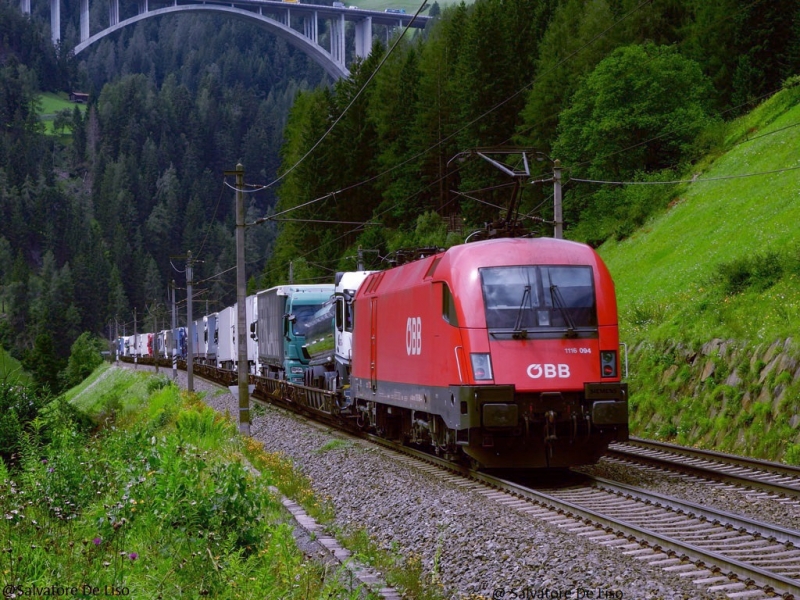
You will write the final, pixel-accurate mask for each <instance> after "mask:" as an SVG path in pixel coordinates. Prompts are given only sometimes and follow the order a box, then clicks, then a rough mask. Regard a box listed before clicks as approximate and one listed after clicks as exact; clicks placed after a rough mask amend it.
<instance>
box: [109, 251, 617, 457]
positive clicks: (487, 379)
mask: <svg viewBox="0 0 800 600" xmlns="http://www.w3.org/2000/svg"><path fill="white" fill-rule="evenodd" d="M251 298H253V297H251ZM250 301H251V300H250V299H248V302H250ZM253 302H255V303H256V304H257V308H256V309H253V310H252V311H251V312H250V313H249V315H255V317H254V320H253V321H252V322H249V328H250V331H249V332H246V333H247V334H249V335H250V337H251V338H253V339H254V341H256V342H257V347H258V351H257V352H256V351H255V350H253V354H250V352H249V353H248V360H249V363H250V364H249V369H250V372H251V382H252V383H253V384H254V385H255V390H256V391H255V394H256V395H258V394H261V395H262V396H263V397H267V396H270V397H275V396H276V395H280V396H282V397H283V398H285V399H288V400H289V401H290V402H292V403H294V404H296V405H297V406H299V407H302V408H303V409H305V410H309V411H312V412H322V413H326V414H327V415H329V416H335V417H336V418H338V419H340V420H342V421H346V422H348V423H350V424H355V425H357V426H358V427H360V428H362V429H364V430H369V431H372V432H375V433H377V434H379V435H381V436H384V437H386V438H390V439H394V440H398V441H401V442H404V443H408V444H418V445H424V446H427V447H429V448H430V449H431V450H433V451H435V452H436V453H437V454H439V455H442V456H445V457H447V458H449V459H452V460H455V461H460V462H465V463H468V464H470V465H471V466H473V467H476V468H484V469H499V468H503V469H505V468H512V469H532V468H543V467H549V468H565V467H571V466H576V465H583V464H591V463H593V462H596V461H597V460H598V459H599V457H600V456H602V455H603V453H604V452H605V451H606V449H607V447H608V444H609V443H610V442H612V441H624V440H626V439H627V438H628V394H627V385H626V384H625V383H623V382H622V381H621V373H620V351H619V350H620V344H619V334H618V327H617V305H616V297H615V292H614V284H613V281H612V279H611V276H610V274H609V272H608V269H607V268H606V266H605V265H604V264H603V262H602V260H601V259H600V257H599V256H598V255H597V253H596V252H595V251H594V250H592V249H591V248H590V247H588V246H586V245H583V244H578V243H575V242H570V241H565V240H557V239H550V238H536V239H532V238H510V239H492V240H486V241H480V242H473V243H470V244H463V245H459V246H454V247H452V248H450V249H448V250H438V251H432V252H429V253H428V254H423V255H422V256H421V257H419V258H418V259H417V260H413V261H411V262H408V263H405V264H403V265H400V266H396V267H393V268H389V269H386V270H382V271H375V272H370V271H360V272H352V273H339V274H337V275H336V278H335V281H334V283H333V284H332V285H328V286H291V285H287V286H280V287H278V288H272V289H270V290H265V291H263V292H259V293H258V294H257V295H256V296H255V297H254V300H253ZM220 314H222V313H220ZM215 315H216V313H215ZM250 318H251V316H248V320H249V319H250ZM220 321H222V319H221V318H220V319H216V318H215V319H214V322H215V323H219V322H220ZM208 322H209V321H206V323H208ZM225 322H226V323H232V325H231V326H232V327H234V329H235V319H233V320H226V321H225ZM226 327H227V326H226ZM196 329H197V330H198V331H202V321H198V322H197V326H196ZM162 333H163V332H162ZM148 335H151V334H142V336H144V337H145V338H146V339H147V337H146V336H148ZM233 335H234V336H235V335H236V332H235V331H234V332H233ZM142 336H140V337H142ZM217 336H218V332H214V333H213V334H210V333H209V332H208V330H206V334H205V335H204V336H198V345H199V346H200V349H199V350H197V356H198V358H199V359H200V364H201V365H205V366H206V367H207V368H208V367H211V368H214V369H222V368H223V367H226V366H227V367H230V366H231V364H230V362H228V363H227V364H225V361H219V359H220V358H221V357H220V355H219V354H216V355H215V358H211V357H212V353H210V352H209V351H208V344H209V341H208V340H209V339H216V338H217ZM203 340H205V347H204V342H203ZM124 345H125V342H124V341H123V342H121V347H124ZM128 346H130V347H137V346H136V345H135V343H133V342H131V343H129V344H128ZM151 346H152V344H150V346H148V345H147V344H141V343H139V345H138V347H137V348H138V351H140V352H148V351H152V350H148V348H151ZM157 347H158V345H157ZM204 348H205V353H204V351H203V350H204ZM229 360H230V359H229ZM229 380H231V381H233V380H234V378H233V377H229Z"/></svg>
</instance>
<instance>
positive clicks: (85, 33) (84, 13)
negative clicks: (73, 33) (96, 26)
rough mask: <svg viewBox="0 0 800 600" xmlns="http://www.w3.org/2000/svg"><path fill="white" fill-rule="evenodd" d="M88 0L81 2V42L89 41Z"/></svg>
mask: <svg viewBox="0 0 800 600" xmlns="http://www.w3.org/2000/svg"><path fill="white" fill-rule="evenodd" d="M90 31H91V29H90V27H89V0H81V42H85V41H86V40H88V39H89V35H90Z"/></svg>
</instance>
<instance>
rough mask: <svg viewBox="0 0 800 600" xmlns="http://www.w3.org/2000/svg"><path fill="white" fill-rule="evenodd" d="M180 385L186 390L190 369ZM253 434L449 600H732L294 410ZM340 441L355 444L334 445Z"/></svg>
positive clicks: (223, 398) (228, 401) (258, 424)
mask: <svg viewBox="0 0 800 600" xmlns="http://www.w3.org/2000/svg"><path fill="white" fill-rule="evenodd" d="M125 366H126V367H127V366H128V365H125ZM139 369H140V370H141V369H143V367H141V366H140V367H139ZM162 372H163V369H162ZM167 374H168V375H171V371H168V372H167ZM178 382H179V384H180V385H181V386H183V387H185V385H186V374H185V373H183V372H180V373H179V376H178ZM194 382H195V391H198V392H205V396H204V400H205V402H206V403H207V404H209V405H210V406H212V407H213V408H215V409H216V410H218V411H222V412H224V411H228V412H229V413H230V414H231V415H236V414H238V407H237V403H236V400H235V399H234V397H233V396H232V395H231V394H230V393H228V392H227V391H224V390H222V389H221V388H219V387H218V386H215V385H213V384H211V383H208V382H206V381H204V380H202V379H199V378H197V377H195V379H194ZM259 412H260V411H259ZM251 434H252V436H253V438H255V439H256V440H258V441H260V442H262V443H263V444H264V447H265V449H266V450H267V451H272V452H280V453H283V454H285V455H286V456H287V457H289V458H291V459H292V461H293V462H294V464H295V465H296V467H297V468H298V469H300V470H301V471H302V472H303V473H304V474H305V475H306V476H308V477H309V478H310V479H311V481H312V485H313V487H314V490H315V492H316V494H317V496H318V497H319V498H320V499H322V500H324V501H327V502H329V503H330V504H331V506H332V507H333V508H334V512H335V515H336V517H335V525H336V527H339V528H341V529H343V530H351V529H356V528H364V529H366V530H367V531H368V532H369V534H370V536H372V538H373V539H374V540H376V541H377V542H378V543H379V544H380V545H381V546H382V547H384V548H386V549H387V550H390V549H393V550H394V551H398V552H400V553H402V554H403V555H405V556H410V555H411V554H412V553H413V554H416V555H418V556H419V557H420V559H421V561H422V564H423V565H424V567H425V570H426V571H427V572H428V573H431V574H432V575H433V577H434V578H435V581H436V582H438V584H439V585H441V587H442V591H443V595H444V596H445V597H447V598H454V599H456V598H475V599H477V598H481V597H484V598H493V599H497V598H572V599H576V598H594V599H597V598H625V599H637V600H638V599H687V600H688V599H696V598H723V597H725V596H723V595H721V594H717V595H715V594H712V593H708V592H706V591H705V590H704V589H703V588H698V587H697V586H695V585H694V584H692V582H691V581H689V580H687V579H684V578H681V577H680V576H679V575H678V574H677V573H674V572H666V571H664V570H663V569H661V568H660V567H656V566H652V565H648V564H647V563H645V562H643V561H640V560H637V559H635V558H633V557H632V556H626V555H625V554H624V551H623V550H620V549H614V548H610V547H606V546H603V545H601V544H599V543H595V542H591V541H589V540H586V539H584V538H583V537H580V536H579V535H578V534H575V533H569V532H567V531H564V530H562V529H559V528H558V527H557V526H556V525H553V524H550V523H547V522H545V521H543V520H541V519H538V518H536V517H533V516H531V515H526V514H524V513H522V512H519V511H518V510H516V509H514V508H510V507H507V506H501V505H498V504H497V503H495V502H492V501H491V500H489V499H487V498H486V497H485V496H483V495H481V494H479V493H477V492H476V491H474V490H471V489H469V488H468V487H464V486H460V485H458V484H457V483H455V482H447V481H443V480H442V479H440V478H438V477H436V476H435V475H432V474H430V473H425V472H422V471H419V470H417V469H416V468H414V467H413V466H409V465H408V464H406V463H405V461H403V460H400V459H398V458H397V456H396V455H393V454H392V453H387V452H386V451H385V450H383V449H381V448H378V447H376V446H373V445H371V444H369V443H367V442H363V441H361V440H356V439H353V438H350V437H348V436H345V435H344V434H341V433H339V432H335V431H331V430H329V429H327V428H325V427H322V426H318V425H316V426H315V425H310V424H308V423H306V422H304V421H303V420H301V419H299V418H297V417H295V416H293V415H290V414H288V413H286V412H284V411H281V410H278V409H273V408H269V407H268V408H267V409H266V410H265V411H264V414H261V415H258V416H254V418H253V422H252V426H251ZM332 439H343V440H345V441H344V442H343V443H338V444H334V445H332V446H328V448H329V449H326V444H328V443H329V442H330V441H331V440H332ZM651 477H652V475H651ZM665 493H666V492H665Z"/></svg>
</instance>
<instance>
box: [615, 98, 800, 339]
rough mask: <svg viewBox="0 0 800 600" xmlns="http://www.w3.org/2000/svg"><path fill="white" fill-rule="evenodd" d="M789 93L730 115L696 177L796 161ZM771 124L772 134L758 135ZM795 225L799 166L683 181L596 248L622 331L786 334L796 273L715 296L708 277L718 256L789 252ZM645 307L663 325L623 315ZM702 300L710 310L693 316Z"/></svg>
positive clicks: (792, 317)
mask: <svg viewBox="0 0 800 600" xmlns="http://www.w3.org/2000/svg"><path fill="white" fill-rule="evenodd" d="M798 99H800V92H799V91H798V90H797V88H794V89H793V90H790V91H789V92H783V93H782V94H780V95H779V96H777V97H774V98H772V99H771V100H769V101H767V102H766V103H765V104H764V105H762V106H761V107H759V108H758V109H756V110H755V111H753V113H751V114H750V115H748V116H746V117H744V118H742V119H741V120H739V121H737V122H736V123H733V124H732V125H731V126H730V134H729V141H728V143H729V144H730V150H729V151H728V152H726V153H725V154H723V155H722V156H720V157H719V158H718V159H716V160H713V161H708V164H707V166H706V168H703V169H702V171H701V172H700V176H699V179H711V178H716V177H731V176H734V175H741V174H748V173H760V172H766V171H774V170H778V169H785V168H790V167H800V157H798V155H797V151H796V150H797V148H798V147H800V127H794V126H793V125H796V124H798V123H800V106H797V105H794V106H791V104H793V103H796V102H797V101H798ZM782 128H787V129H783V130H782V131H779V130H781V129H782ZM770 132H775V133H773V134H771V135H765V134H770ZM748 136H749V138H750V141H747V139H748ZM758 136H762V137H758ZM799 224H800V169H798V170H794V171H786V172H783V173H778V174H773V175H762V176H756V177H747V178H738V179H728V180H722V181H707V182H700V181H698V182H695V183H694V184H689V185H686V186H683V188H682V189H680V190H679V191H678V195H677V197H676V199H675V202H674V203H673V207H672V208H671V209H670V210H669V211H668V212H666V213H665V214H662V215H660V216H658V217H657V218H655V219H653V220H652V221H651V222H650V223H648V224H647V225H646V226H645V227H643V228H642V229H641V230H640V231H638V232H637V233H636V234H635V235H633V236H632V237H631V238H629V239H627V240H624V241H622V242H609V243H607V244H606V245H604V246H603V247H602V249H601V254H602V256H603V258H604V259H605V261H606V263H607V264H608V266H609V268H610V270H611V272H612V274H613V276H614V279H615V282H616V286H617V294H618V297H619V304H620V312H621V324H622V327H623V336H624V337H627V338H634V339H635V338H638V337H640V336H643V337H653V336H655V337H656V338H659V339H667V338H670V337H676V336H677V337H684V338H687V337H688V338H689V339H690V340H692V341H700V342H702V341H707V340H708V339H710V338H712V337H722V338H743V339H749V340H756V339H763V340H774V339H777V338H781V337H789V336H791V335H793V334H795V333H796V331H797V325H798V323H799V322H800V301H799V300H798V295H797V292H798V291H800V283H799V282H798V278H797V276H796V274H789V275H788V276H785V277H783V279H782V280H781V281H780V283H779V284H778V285H776V286H774V287H773V288H771V289H768V290H766V292H764V293H748V292H746V293H744V294H739V295H736V296H733V297H728V298H727V299H726V298H720V297H719V293H718V290H716V289H714V285H713V282H712V276H713V275H714V273H715V270H716V267H717V266H718V265H719V264H720V263H727V262H730V261H732V260H734V259H738V258H742V257H747V256H751V255H753V254H754V253H763V252H765V251H769V250H772V251H775V252H778V253H781V254H784V255H786V254H792V253H794V254H795V255H796V254H797V249H798V246H797V244H798V241H800V237H799V236H798V233H800V225H799ZM717 300H721V301H722V303H721V304H722V306H709V305H718V304H720V303H719V302H717ZM648 305H650V307H651V312H655V313H658V314H663V317H664V318H663V320H662V323H660V324H656V325H657V326H655V327H652V326H651V327H650V328H649V329H647V330H645V331H637V327H636V325H635V323H634V321H635V318H634V315H633V314H632V313H633V312H634V309H635V308H637V307H647V306H648ZM653 306H657V307H658V308H657V309H652V307H653ZM709 308H710V309H711V310H712V312H713V314H711V315H706V316H707V317H710V318H702V313H708V310H709ZM645 312H646V311H645ZM658 314H657V315H656V316H658ZM682 317H687V318H686V319H683V318H682ZM689 317H694V318H689ZM697 317H700V318H697ZM656 320H658V319H656Z"/></svg>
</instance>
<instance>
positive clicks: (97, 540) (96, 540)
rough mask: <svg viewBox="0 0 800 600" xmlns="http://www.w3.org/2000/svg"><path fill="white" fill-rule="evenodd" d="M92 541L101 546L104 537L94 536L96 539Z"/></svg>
mask: <svg viewBox="0 0 800 600" xmlns="http://www.w3.org/2000/svg"><path fill="white" fill-rule="evenodd" d="M92 543H93V544H94V545H95V546H99V545H100V544H102V543H103V539H102V538H99V537H96V538H94V539H93V540H92Z"/></svg>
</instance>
